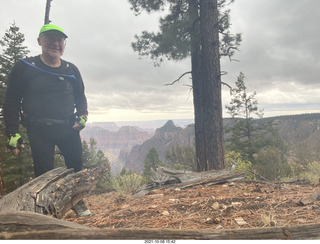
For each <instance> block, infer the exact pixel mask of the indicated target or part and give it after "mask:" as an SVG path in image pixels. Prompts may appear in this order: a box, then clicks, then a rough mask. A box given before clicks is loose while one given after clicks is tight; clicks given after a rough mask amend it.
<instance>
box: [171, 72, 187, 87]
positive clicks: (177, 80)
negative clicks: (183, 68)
mask: <svg viewBox="0 0 320 244" xmlns="http://www.w3.org/2000/svg"><path fill="white" fill-rule="evenodd" d="M187 74H191V71H187V72H185V73H183V74H182V75H180V77H179V78H178V79H176V80H174V81H173V82H172V83H168V84H165V86H172V85H173V84H175V83H176V82H179V81H180V79H181V78H182V77H183V76H185V75H187Z"/></svg>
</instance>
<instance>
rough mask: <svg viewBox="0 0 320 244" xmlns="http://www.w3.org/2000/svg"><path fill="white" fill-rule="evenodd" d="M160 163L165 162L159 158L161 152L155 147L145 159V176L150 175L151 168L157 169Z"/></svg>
mask: <svg viewBox="0 0 320 244" xmlns="http://www.w3.org/2000/svg"><path fill="white" fill-rule="evenodd" d="M158 165H164V163H163V162H162V161H161V160H160V159H159V154H158V152H157V150H156V149H155V148H154V147H153V148H151V149H150V150H149V152H148V153H147V155H146V159H145V160H144V168H143V176H146V177H150V175H151V168H152V169H153V170H156V169H157V166H158Z"/></svg>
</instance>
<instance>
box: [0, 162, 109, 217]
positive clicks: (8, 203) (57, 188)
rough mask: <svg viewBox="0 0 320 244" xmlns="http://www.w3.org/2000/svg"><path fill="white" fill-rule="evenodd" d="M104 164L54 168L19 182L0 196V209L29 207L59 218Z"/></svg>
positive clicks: (103, 169) (87, 190)
mask: <svg viewBox="0 0 320 244" xmlns="http://www.w3.org/2000/svg"><path fill="white" fill-rule="evenodd" d="M106 170H107V165H101V166H99V167H96V168H94V169H92V170H83V171H80V172H76V173H74V172H73V169H64V168H57V169H54V170H51V171H49V172H47V173H45V174H43V175H41V176H39V177H37V178H35V179H33V180H32V181H30V182H28V183H27V184H25V185H23V186H21V187H20V188H18V189H16V190H15V191H13V192H11V193H10V194H8V195H6V196H4V197H3V198H1V199H0V212H4V211H29V212H36V213H41V214H44V215H51V216H53V217H56V218H61V217H62V216H63V215H64V214H65V213H66V212H67V211H68V210H69V209H70V208H71V207H73V206H74V205H75V204H77V203H78V202H79V201H80V200H81V199H83V197H85V196H86V195H88V194H89V193H90V191H91V190H92V189H93V188H95V185H96V181H97V179H98V178H99V177H100V176H102V175H104V174H105V172H106Z"/></svg>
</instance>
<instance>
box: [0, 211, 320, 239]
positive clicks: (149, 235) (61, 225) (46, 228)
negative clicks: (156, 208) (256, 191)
mask: <svg viewBox="0 0 320 244" xmlns="http://www.w3.org/2000/svg"><path fill="white" fill-rule="evenodd" d="M12 215H14V216H15V218H14V219H13V218H12V217H13V216H12ZM319 228H320V223H315V224H307V225H299V226H283V227H268V228H243V229H242V228H241V229H219V230H176V229H151V228H149V229H140V228H139V229H131V228H130V229H125V228H124V229H111V228H108V229H93V228H89V227H85V226H81V225H78V224H74V223H69V222H67V221H64V220H59V219H54V218H52V217H48V216H45V215H42V214H36V213H31V212H30V213H25V212H15V213H12V212H4V213H0V240H8V239H11V240H36V239H38V240H55V239H60V240H279V239H280V240H281V239H282V240H283V239H284V240H286V239H289V240H315V239H320V232H319Z"/></svg>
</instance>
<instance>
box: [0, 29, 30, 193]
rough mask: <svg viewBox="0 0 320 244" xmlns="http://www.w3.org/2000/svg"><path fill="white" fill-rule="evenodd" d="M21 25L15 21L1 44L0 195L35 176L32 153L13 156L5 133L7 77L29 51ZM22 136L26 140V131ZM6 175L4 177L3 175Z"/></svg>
mask: <svg viewBox="0 0 320 244" xmlns="http://www.w3.org/2000/svg"><path fill="white" fill-rule="evenodd" d="M19 29H20V28H19V27H17V26H16V24H15V23H13V24H12V25H11V26H10V28H9V29H8V30H7V31H6V33H5V35H4V36H3V38H2V40H0V45H1V46H2V47H3V52H2V54H1V55H0V195H1V193H3V190H4V189H5V191H6V192H9V191H11V190H14V189H15V188H17V187H18V186H20V185H22V184H24V183H26V182H27V181H29V180H30V178H31V177H32V176H33V174H32V172H33V168H32V160H31V153H30V151H29V150H27V149H26V150H23V153H22V154H21V155H20V156H19V157H13V156H12V155H11V152H10V151H8V150H7V149H6V148H7V138H6V136H5V133H4V122H3V114H2V108H3V103H4V98H5V93H6V89H7V77H8V75H9V73H10V70H11V68H12V67H13V65H14V64H15V63H16V62H17V61H18V60H19V58H25V57H26V55H27V54H28V53H29V51H28V49H27V47H26V46H24V45H23V43H24V41H25V38H24V34H22V33H21V32H20V31H19ZM21 134H22V137H23V139H24V140H25V141H26V135H25V132H22V133H21ZM3 176H4V177H3Z"/></svg>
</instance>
